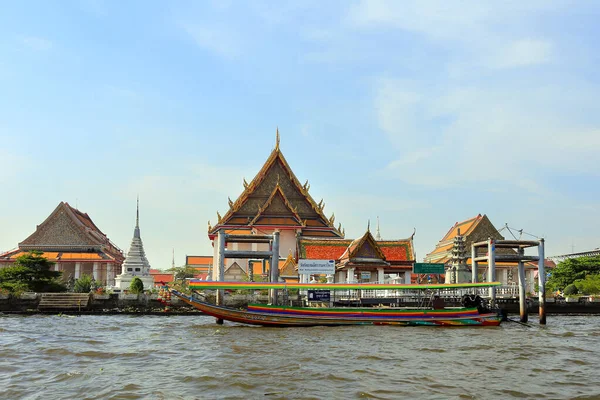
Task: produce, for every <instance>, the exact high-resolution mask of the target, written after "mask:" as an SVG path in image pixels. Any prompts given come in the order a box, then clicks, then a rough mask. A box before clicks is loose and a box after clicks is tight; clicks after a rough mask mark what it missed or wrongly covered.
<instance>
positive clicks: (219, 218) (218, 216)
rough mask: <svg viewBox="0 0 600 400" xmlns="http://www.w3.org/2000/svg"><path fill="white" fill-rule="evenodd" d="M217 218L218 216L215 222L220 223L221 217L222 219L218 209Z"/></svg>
mask: <svg viewBox="0 0 600 400" xmlns="http://www.w3.org/2000/svg"><path fill="white" fill-rule="evenodd" d="M217 218H218V221H217V223H218V224H220V223H221V219H222V218H221V214H219V212H218V211H217Z"/></svg>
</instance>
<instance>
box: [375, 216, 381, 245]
mask: <svg viewBox="0 0 600 400" xmlns="http://www.w3.org/2000/svg"><path fill="white" fill-rule="evenodd" d="M375 240H381V233H380V232H379V216H377V233H376V234H375Z"/></svg>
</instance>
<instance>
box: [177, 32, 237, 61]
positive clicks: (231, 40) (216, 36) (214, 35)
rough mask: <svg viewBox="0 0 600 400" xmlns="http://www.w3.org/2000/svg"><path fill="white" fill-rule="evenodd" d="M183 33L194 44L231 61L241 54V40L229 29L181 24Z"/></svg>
mask: <svg viewBox="0 0 600 400" xmlns="http://www.w3.org/2000/svg"><path fill="white" fill-rule="evenodd" d="M182 26H183V29H184V31H185V32H186V33H187V34H188V35H190V36H191V37H192V39H194V41H195V42H196V44H197V45H198V46H199V47H201V48H203V49H206V50H209V51H212V52H215V53H217V54H218V55H220V56H223V57H225V58H229V59H233V58H236V57H238V56H240V55H241V53H242V47H243V46H242V39H241V38H240V37H238V35H237V34H236V33H235V31H233V30H232V29H230V28H227V27H225V26H221V27H219V26H216V25H212V26H211V25H210V24H206V23H202V24H183V25H182Z"/></svg>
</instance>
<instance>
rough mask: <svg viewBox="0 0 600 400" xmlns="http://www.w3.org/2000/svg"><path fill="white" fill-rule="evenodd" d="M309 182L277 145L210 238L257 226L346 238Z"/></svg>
mask: <svg viewBox="0 0 600 400" xmlns="http://www.w3.org/2000/svg"><path fill="white" fill-rule="evenodd" d="M309 188H310V185H309V184H308V181H307V182H306V183H305V184H304V185H302V184H301V183H300V181H299V180H298V178H296V175H294V172H293V171H292V169H291V168H290V166H289V164H288V163H287V161H286V159H285V157H284V156H283V154H282V153H281V150H280V149H279V131H278V132H277V143H276V146H275V148H274V149H273V151H271V154H270V155H269V157H268V158H267V161H266V162H265V164H264V165H263V166H262V168H261V169H260V171H259V172H258V173H257V174H256V176H255V177H254V179H253V180H252V181H251V182H250V183H246V181H244V191H243V192H242V194H241V195H240V196H239V197H238V198H237V200H236V201H235V202H234V201H231V200H229V210H228V211H227V213H226V214H225V215H224V216H223V217H221V215H220V214H219V213H217V217H218V221H217V224H216V225H214V226H211V225H210V222H209V227H208V234H209V237H211V238H212V237H214V235H215V234H216V233H217V231H218V230H219V229H222V228H225V229H244V228H245V229H248V228H250V229H251V228H252V227H255V226H260V227H273V228H279V229H286V228H289V229H302V232H303V234H304V235H306V236H325V237H338V238H341V237H343V233H342V231H341V226H340V227H338V228H337V229H336V228H335V226H334V222H335V216H333V215H332V216H331V217H330V218H327V217H326V216H325V214H324V212H323V210H324V208H325V205H324V203H323V201H322V200H321V202H319V203H316V202H315V201H314V200H313V198H312V197H311V195H310V194H309V193H308V190H309Z"/></svg>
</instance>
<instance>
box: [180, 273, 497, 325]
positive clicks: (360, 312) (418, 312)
mask: <svg viewBox="0 0 600 400" xmlns="http://www.w3.org/2000/svg"><path fill="white" fill-rule="evenodd" d="M499 285H500V283H499V282H487V283H465V284H427V285H409V284H364V283H362V284H347V283H319V284H310V283H262V282H260V283H259V282H211V281H196V280H192V281H191V282H190V288H191V289H193V290H210V289H234V290H239V289H249V290H258V289H300V290H307V289H316V288H318V289H325V290H365V289H366V290H414V289H420V290H435V289H465V288H482V287H491V286H499ZM169 290H170V292H171V293H173V295H175V296H177V297H178V298H180V299H181V300H183V301H184V302H185V303H187V304H189V305H191V306H193V307H195V308H197V309H198V310H200V311H202V312H203V313H205V314H207V315H211V316H214V317H215V318H217V320H226V321H232V322H239V323H243V324H250V325H262V326H271V327H293V326H340V325H400V326H418V325H424V326H498V325H500V322H501V320H502V317H501V315H500V314H499V313H498V312H492V311H490V310H485V309H482V308H481V307H479V308H478V307H464V308H442V309H433V308H429V309H425V308H418V309H405V308H376V307H369V308H348V307H337V308H326V307H323V308H321V307H288V306H278V305H262V304H261V305H257V304H251V305H248V307H247V308H246V309H235V308H231V307H225V306H220V305H214V304H210V303H208V302H205V301H202V300H198V299H197V298H195V297H192V296H188V295H186V294H184V293H181V292H179V291H177V290H175V289H172V288H171V289H169Z"/></svg>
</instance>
